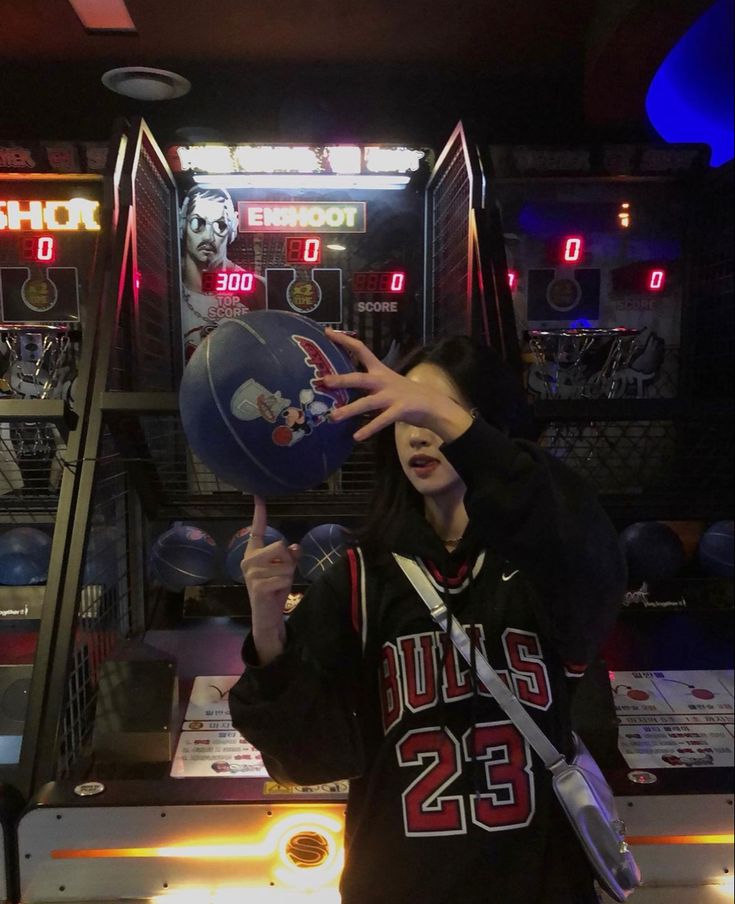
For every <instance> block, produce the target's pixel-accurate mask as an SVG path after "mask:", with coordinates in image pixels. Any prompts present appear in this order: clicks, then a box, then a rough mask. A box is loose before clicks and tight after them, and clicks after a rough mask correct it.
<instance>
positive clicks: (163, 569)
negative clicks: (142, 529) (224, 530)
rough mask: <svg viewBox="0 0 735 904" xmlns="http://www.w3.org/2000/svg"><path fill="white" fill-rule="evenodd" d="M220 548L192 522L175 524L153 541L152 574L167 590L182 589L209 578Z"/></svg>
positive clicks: (201, 582)
mask: <svg viewBox="0 0 735 904" xmlns="http://www.w3.org/2000/svg"><path fill="white" fill-rule="evenodd" d="M218 558H219V550H218V548H217V544H216V543H215V541H214V540H213V539H212V537H210V535H209V534H208V533H207V532H206V531H204V530H202V529H201V528H200V527H196V526H195V525H193V524H178V523H177V524H174V526H173V527H171V528H169V529H168V530H167V531H164V532H163V533H162V534H161V535H160V536H159V537H158V538H157V539H156V540H155V542H154V543H153V547H152V549H151V557H150V570H151V577H152V578H154V579H155V580H157V581H159V582H160V583H161V584H163V586H164V587H167V588H168V589H169V590H182V589H183V588H184V587H193V586H196V585H197V584H206V583H207V581H209V580H211V578H212V577H213V575H214V573H215V570H216V568H217V560H218Z"/></svg>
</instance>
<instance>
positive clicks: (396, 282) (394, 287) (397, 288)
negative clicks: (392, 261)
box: [388, 270, 406, 292]
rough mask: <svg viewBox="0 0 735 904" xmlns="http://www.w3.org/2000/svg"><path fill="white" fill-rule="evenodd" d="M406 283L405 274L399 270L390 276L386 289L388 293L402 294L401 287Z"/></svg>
mask: <svg viewBox="0 0 735 904" xmlns="http://www.w3.org/2000/svg"><path fill="white" fill-rule="evenodd" d="M405 283H406V274H405V273H401V271H400V270H397V271H396V272H395V273H391V274H390V286H389V288H388V291H389V292H402V291H403V286H404V285H405Z"/></svg>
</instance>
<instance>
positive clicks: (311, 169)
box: [168, 144, 433, 359]
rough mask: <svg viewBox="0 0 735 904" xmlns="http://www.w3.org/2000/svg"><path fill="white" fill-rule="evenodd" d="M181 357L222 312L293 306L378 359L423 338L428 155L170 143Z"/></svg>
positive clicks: (400, 150) (401, 150) (373, 148)
mask: <svg viewBox="0 0 735 904" xmlns="http://www.w3.org/2000/svg"><path fill="white" fill-rule="evenodd" d="M168 158H169V161H170V163H171V166H172V169H173V170H174V173H175V174H176V175H177V180H178V182H179V188H180V197H181V237H182V244H181V259H182V308H181V310H182V334H183V337H184V354H185V357H186V358H187V359H188V357H189V356H190V355H191V354H192V352H193V351H194V349H195V348H196V347H197V346H198V345H199V343H200V342H201V340H202V338H203V337H204V336H205V335H206V334H207V333H208V332H209V331H210V330H211V329H213V328H214V326H216V324H217V323H218V322H220V321H221V320H223V319H225V318H228V317H237V316H240V315H242V314H245V313H247V312H248V311H252V310H259V309H264V308H266V309H270V310H282V311H294V312H296V313H299V314H303V315H305V316H307V317H311V318H313V319H314V320H316V321H317V322H319V323H323V324H330V325H332V326H335V327H337V328H341V329H347V330H355V331H356V332H357V333H358V334H359V335H360V336H362V337H363V338H364V339H365V340H366V341H368V342H369V343H370V344H371V346H372V347H373V348H374V349H375V350H376V352H377V353H378V354H381V355H382V354H385V353H387V352H388V350H389V349H391V348H393V349H395V347H396V346H398V347H407V346H409V345H410V344H412V343H414V342H418V341H420V340H421V338H422V331H423V323H424V309H423V294H424V293H423V266H424V260H423V232H424V228H423V226H424V224H423V217H424V194H423V190H424V187H425V183H426V179H427V178H428V174H429V172H430V171H431V167H432V164H433V154H432V153H431V152H430V151H429V150H427V149H422V148H407V147H387V146H384V145H370V146H366V145H360V146H357V145H337V146H333V147H323V148H316V147H308V146H300V145H268V146H264V145H256V144H240V145H220V144H202V145H196V146H186V147H184V146H174V147H171V148H169V150H168Z"/></svg>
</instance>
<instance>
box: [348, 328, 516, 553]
mask: <svg viewBox="0 0 735 904" xmlns="http://www.w3.org/2000/svg"><path fill="white" fill-rule="evenodd" d="M419 364H433V365H435V366H436V367H440V368H441V369H442V370H443V371H444V373H445V374H446V375H447V376H448V377H449V378H450V380H452V382H453V383H454V384H455V385H456V386H457V389H458V390H459V391H460V393H461V394H462V396H463V398H464V400H465V401H467V402H469V404H470V406H471V407H472V408H473V409H474V410H475V411H476V413H477V415H478V416H479V417H481V418H483V419H484V420H485V421H487V422H488V423H489V424H492V425H493V426H494V427H497V428H498V429H499V430H502V431H503V432H504V433H507V434H508V435H509V436H515V437H526V438H530V437H531V436H532V432H533V431H532V426H531V417H530V409H529V406H528V404H527V401H526V395H525V391H524V389H523V386H522V384H521V381H520V378H519V377H517V376H516V374H515V373H514V372H513V371H512V370H511V369H510V368H509V367H508V365H506V364H505V362H504V361H503V360H502V358H501V357H500V356H499V355H498V353H497V352H495V351H494V350H493V349H491V348H489V347H488V346H485V345H480V344H479V343H477V342H475V341H474V340H473V339H470V338H469V337H468V336H451V337H448V338H445V339H439V340H437V341H435V342H432V343H430V344H428V345H425V346H423V347H421V348H418V349H416V350H415V351H413V352H411V353H410V354H409V355H408V356H407V357H406V358H404V360H403V361H402V362H401V364H400V366H399V367H397V368H396V370H397V371H398V373H401V374H406V373H408V372H409V371H410V370H413V368H414V367H417V366H418V365H419ZM374 442H375V466H376V486H375V491H374V494H373V499H372V502H371V505H370V510H369V513H368V517H367V520H366V522H365V524H364V526H363V527H362V529H361V530H359V531H357V532H356V537H357V539H358V540H359V542H360V543H361V545H362V546H363V548H365V549H366V550H373V551H376V552H377V551H381V550H383V551H384V550H385V549H386V544H389V543H390V542H391V541H390V537H391V527H393V526H395V527H398V529H400V526H401V525H403V524H404V522H405V516H406V514H407V512H409V511H410V510H414V511H418V512H421V513H423V504H424V502H423V497H422V496H421V494H420V493H419V492H418V490H416V489H414V487H413V486H412V485H411V483H410V482H409V481H408V479H407V478H406V475H405V474H404V473H403V469H402V468H401V463H400V461H399V458H398V453H397V451H396V444H395V438H394V433H393V430H391V429H385V430H381V431H380V433H379V434H378V435H377V437H375V439H374Z"/></svg>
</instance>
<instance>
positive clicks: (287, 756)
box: [229, 560, 363, 785]
mask: <svg viewBox="0 0 735 904" xmlns="http://www.w3.org/2000/svg"><path fill="white" fill-rule="evenodd" d="M349 601H350V595H349V581H348V574H347V568H346V566H345V565H344V560H342V561H340V562H339V563H337V564H336V565H335V566H334V567H333V568H332V569H331V570H330V571H329V572H328V573H327V574H325V575H324V576H322V578H321V579H320V580H318V581H317V582H315V583H314V584H313V585H312V586H311V587H310V588H309V589H308V591H307V592H306V594H305V595H304V598H303V599H302V600H301V602H300V603H299V605H298V606H297V607H296V609H295V610H294V612H293V614H292V615H291V616H290V618H289V620H288V623H287V626H286V631H287V643H286V649H285V651H284V653H283V654H282V655H281V656H279V657H278V658H277V659H275V660H274V661H273V662H271V663H269V664H268V665H267V666H259V665H258V664H257V656H256V653H255V647H254V644H253V641H252V637H251V636H250V635H248V637H247V638H246V640H245V643H244V645H243V661H244V663H245V671H244V672H243V675H242V676H241V678H240V679H239V680H238V682H237V683H236V684H235V685H234V687H233V688H232V689H231V691H230V695H229V700H230V714H231V716H232V724H233V725H234V727H235V728H236V729H237V730H238V731H239V732H240V733H241V734H242V736H243V737H244V738H245V739H246V740H248V741H249V742H250V743H251V744H253V746H254V747H256V748H257V749H258V750H259V751H260V752H261V754H262V755H263V761H264V763H265V766H266V768H267V770H268V772H269V774H270V775H271V776H272V777H273V778H274V779H276V780H277V781H283V782H295V783H296V784H304V785H310V784H317V783H319V782H326V781H334V780H337V779H344V778H353V777H355V776H357V775H359V774H360V773H361V772H362V769H363V752H362V742H361V737H360V732H359V729H358V726H357V719H356V717H355V708H356V705H357V699H356V698H357V686H358V680H359V672H360V668H361V645H360V638H359V636H358V634H357V633H356V632H355V630H354V627H353V625H352V622H351V616H350V605H349Z"/></svg>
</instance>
